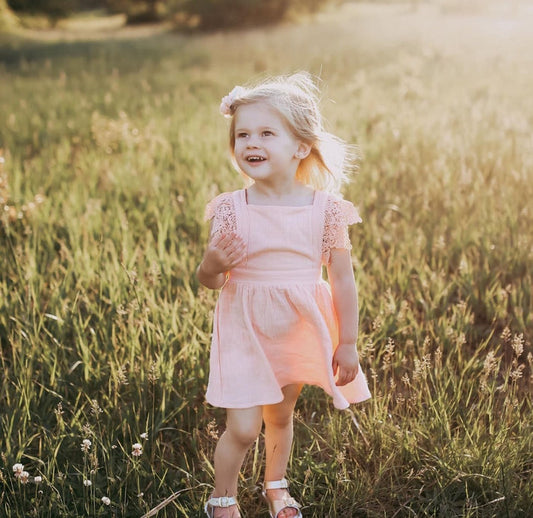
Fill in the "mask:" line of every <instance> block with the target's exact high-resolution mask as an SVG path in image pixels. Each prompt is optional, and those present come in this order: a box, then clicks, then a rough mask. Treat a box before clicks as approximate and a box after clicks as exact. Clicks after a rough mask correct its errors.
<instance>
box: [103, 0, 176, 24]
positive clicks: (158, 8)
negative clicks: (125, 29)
mask: <svg viewBox="0 0 533 518" xmlns="http://www.w3.org/2000/svg"><path fill="white" fill-rule="evenodd" d="M168 3H169V2H168V1H164V0H107V6H108V8H109V10H110V11H111V12H113V13H124V14H126V16H127V18H128V23H147V22H158V21H161V20H163V19H164V18H165V17H166V15H167V11H168V9H167V6H168Z"/></svg>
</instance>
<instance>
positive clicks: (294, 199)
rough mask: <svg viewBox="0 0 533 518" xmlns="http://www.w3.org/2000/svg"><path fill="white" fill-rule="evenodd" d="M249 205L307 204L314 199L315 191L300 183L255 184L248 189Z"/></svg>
mask: <svg viewBox="0 0 533 518" xmlns="http://www.w3.org/2000/svg"><path fill="white" fill-rule="evenodd" d="M247 191H248V202H249V203H257V202H259V203H266V202H272V204H274V205H276V204H282V202H287V203H291V204H292V203H294V204H296V205H298V204H300V203H301V204H306V203H307V202H308V201H309V199H312V196H313V189H311V188H310V187H307V186H305V185H303V184H302V183H300V182H298V181H294V182H291V183H289V184H286V185H267V184H264V183H262V182H260V183H258V182H255V183H254V184H253V185H252V186H251V187H250V188H248V190H247Z"/></svg>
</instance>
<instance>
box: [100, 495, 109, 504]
mask: <svg viewBox="0 0 533 518" xmlns="http://www.w3.org/2000/svg"><path fill="white" fill-rule="evenodd" d="M102 503H103V504H104V505H109V504H110V503H111V500H110V499H109V498H108V497H107V496H103V497H102Z"/></svg>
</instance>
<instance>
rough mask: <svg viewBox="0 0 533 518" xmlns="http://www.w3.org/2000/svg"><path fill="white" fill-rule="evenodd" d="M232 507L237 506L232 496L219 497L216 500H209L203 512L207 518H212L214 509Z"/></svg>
mask: <svg viewBox="0 0 533 518" xmlns="http://www.w3.org/2000/svg"><path fill="white" fill-rule="evenodd" d="M232 505H239V504H237V500H236V499H235V497H234V496H220V497H218V498H210V499H209V500H208V501H207V502H206V503H205V507H204V511H205V514H206V515H207V516H208V518H214V516H215V509H214V508H215V507H231V506H232Z"/></svg>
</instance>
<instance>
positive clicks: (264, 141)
mask: <svg viewBox="0 0 533 518" xmlns="http://www.w3.org/2000/svg"><path fill="white" fill-rule="evenodd" d="M234 117H235V120H234V124H235V146H234V155H235V160H236V162H237V164H238V166H239V167H240V169H241V170H242V171H243V172H244V173H245V174H246V175H247V176H249V177H250V178H252V179H253V180H255V181H256V182H265V183H268V184H272V185H275V184H276V182H278V184H281V183H285V182H286V181H287V180H293V179H294V177H295V176H296V170H297V169H298V165H299V163H300V160H301V159H302V158H305V156H307V154H308V153H309V149H308V148H309V146H308V145H307V144H305V143H304V142H302V141H301V140H299V139H297V138H296V137H295V136H294V135H293V133H292V132H291V130H290V129H289V127H288V125H287V123H286V121H285V120H284V118H283V117H282V116H281V115H280V114H279V113H278V112H277V111H276V110H275V109H274V108H272V107H271V106H269V105H268V104H267V103H264V102H256V103H252V104H244V105H241V106H239V107H238V108H237V111H236V113H235V115H234Z"/></svg>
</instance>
